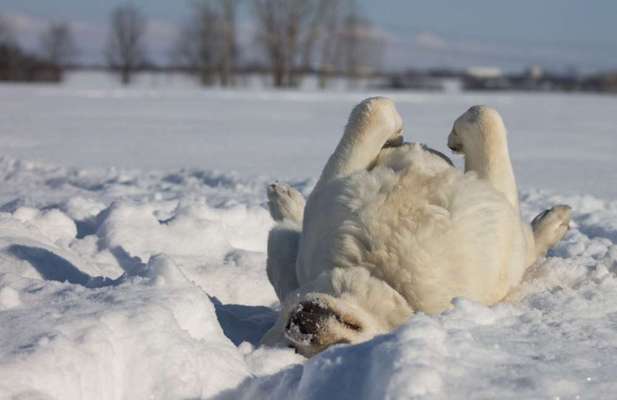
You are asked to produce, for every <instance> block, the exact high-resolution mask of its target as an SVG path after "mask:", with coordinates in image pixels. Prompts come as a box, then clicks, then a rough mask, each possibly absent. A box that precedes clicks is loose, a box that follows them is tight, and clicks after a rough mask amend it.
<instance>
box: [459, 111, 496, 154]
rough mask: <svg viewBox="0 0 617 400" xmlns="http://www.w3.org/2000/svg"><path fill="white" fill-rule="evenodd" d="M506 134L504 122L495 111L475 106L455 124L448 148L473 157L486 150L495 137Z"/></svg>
mask: <svg viewBox="0 0 617 400" xmlns="http://www.w3.org/2000/svg"><path fill="white" fill-rule="evenodd" d="M505 132H506V130H505V126H504V123H503V120H502V119H501V116H500V115H499V113H498V112H497V111H496V110H495V109H493V108H490V107H486V106H473V107H471V108H470V109H469V110H467V111H466V112H465V113H464V114H463V115H461V116H460V117H458V119H457V120H456V121H455V122H454V126H453V128H452V132H451V133H450V135H449V136H448V147H449V148H450V149H451V150H452V151H454V152H456V153H463V154H465V155H471V154H473V153H475V152H476V151H479V150H481V149H485V148H486V147H487V145H488V144H489V142H492V141H493V140H494V139H495V136H499V135H505Z"/></svg>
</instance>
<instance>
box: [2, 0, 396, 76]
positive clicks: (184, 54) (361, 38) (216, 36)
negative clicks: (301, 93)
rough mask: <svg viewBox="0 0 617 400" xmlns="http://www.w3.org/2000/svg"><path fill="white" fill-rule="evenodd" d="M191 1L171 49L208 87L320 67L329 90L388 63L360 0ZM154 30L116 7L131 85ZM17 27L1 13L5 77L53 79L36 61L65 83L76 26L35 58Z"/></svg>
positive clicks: (111, 60) (111, 46) (114, 51)
mask: <svg viewBox="0 0 617 400" xmlns="http://www.w3.org/2000/svg"><path fill="white" fill-rule="evenodd" d="M189 4H191V17H190V18H189V19H188V20H187V21H186V22H185V23H184V24H183V25H182V27H181V29H180V30H179V33H178V38H177V41H176V44H175V45H174V46H173V48H172V49H169V50H170V51H169V53H170V61H169V63H168V65H171V66H172V67H171V68H173V69H180V70H183V71H186V72H188V73H191V74H194V75H195V76H196V77H197V78H198V79H199V81H200V82H201V83H202V84H204V85H220V86H233V85H236V83H237V81H236V75H237V74H238V73H242V72H245V71H247V70H250V69H254V68H255V67H259V68H263V69H266V70H267V71H268V73H269V74H270V76H271V81H272V85H273V86H276V87H293V86H298V85H299V84H300V81H301V79H302V77H303V76H304V74H305V73H307V72H309V71H313V72H315V71H316V72H317V73H318V74H319V81H320V85H321V86H324V87H325V86H326V85H327V82H328V80H329V79H330V78H331V77H332V76H335V75H341V74H344V75H345V76H347V77H350V78H351V79H360V78H366V77H370V76H371V75H372V74H374V73H376V72H377V71H379V70H380V69H381V67H382V65H381V62H382V60H383V56H384V49H385V39H384V37H383V35H382V34H381V33H380V32H379V31H378V30H377V29H376V28H375V27H374V26H373V24H372V23H371V21H370V20H369V19H368V18H367V17H366V16H364V15H362V14H361V13H360V11H359V9H358V7H357V5H356V0H244V1H243V0H195V1H193V2H191V3H189ZM240 7H247V8H248V11H249V12H248V15H250V16H251V18H252V20H251V24H250V26H252V27H254V29H255V32H254V41H253V43H251V45H250V46H247V47H250V48H249V49H243V48H242V46H240V44H239V41H238V24H237V15H238V10H239V8H240ZM147 28H148V21H147V19H146V17H145V15H144V13H143V12H142V10H141V9H139V8H137V7H136V6H134V5H131V4H126V5H121V6H118V7H116V8H114V9H113V10H112V11H111V14H110V19H109V37H108V40H107V44H106V46H105V49H104V50H103V51H104V56H105V60H106V62H107V67H108V68H109V69H111V70H112V71H114V72H117V73H118V76H119V77H120V79H121V81H122V82H123V83H124V84H130V83H131V81H132V78H133V75H134V74H135V73H136V72H139V71H142V70H144V69H148V68H153V63H152V61H151V60H149V58H148V54H147V51H146V45H145V42H146V37H147V34H148V29H147ZM13 32H14V31H13V29H12V28H11V26H10V24H9V22H8V20H6V19H3V18H1V16H0V46H1V47H2V48H6V49H11V51H7V52H5V53H4V54H2V59H0V68H2V69H3V71H2V72H0V74H2V76H3V77H6V78H5V79H9V80H12V79H13V77H15V79H22V78H21V77H32V79H36V78H38V77H39V76H41V77H44V76H46V73H45V74H43V73H41V74H40V75H38V74H34V75H33V74H27V73H24V72H21V71H20V70H21V69H27V68H31V67H30V65H31V64H32V63H34V64H37V65H39V66H40V70H41V71H42V70H47V69H49V70H50V71H51V70H56V71H57V70H58V69H59V70H60V73H59V74H57V73H56V74H51V73H50V74H49V78H50V79H51V80H58V79H62V73H61V71H62V70H63V69H64V68H65V67H66V66H67V65H70V64H72V63H74V57H75V54H76V53H77V50H76V49H77V46H76V41H75V38H74V36H73V34H72V32H71V28H70V24H68V23H56V24H52V26H50V28H49V30H48V31H46V32H45V33H44V34H43V35H42V36H41V46H40V47H41V54H37V55H36V56H33V55H27V54H25V52H24V51H23V50H21V49H20V48H19V45H18V43H17V41H16V40H15V35H14V34H13ZM245 50H250V51H245ZM245 53H250V56H246V54H245ZM249 58H250V59H249ZM26 60H29V61H28V62H26ZM37 68H39V67H37ZM17 77H19V78H17ZM24 79H25V78H24Z"/></svg>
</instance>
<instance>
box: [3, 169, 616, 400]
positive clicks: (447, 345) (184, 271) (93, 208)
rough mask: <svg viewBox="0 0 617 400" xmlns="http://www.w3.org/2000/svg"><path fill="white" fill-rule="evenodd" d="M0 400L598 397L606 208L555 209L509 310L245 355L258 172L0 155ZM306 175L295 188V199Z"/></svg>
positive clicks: (263, 299)
mask: <svg viewBox="0 0 617 400" xmlns="http://www.w3.org/2000/svg"><path fill="white" fill-rule="evenodd" d="M0 178H1V179H2V180H3V185H2V187H0V398H27V399H30V398H32V399H35V398H44V399H68V400H72V399H126V398H132V399H133V398H134V399H142V398H152V399H187V398H204V399H205V398H215V399H259V398H280V399H288V398H296V399H325V398H336V399H352V398H353V399H374V398H384V399H387V398H391V399H394V398H452V399H466V398H506V399H507V398H512V399H515V398H556V397H560V398H577V396H579V397H580V398H606V397H607V396H610V395H611V394H612V393H614V391H615V390H617V384H615V383H614V377H613V375H614V371H615V370H617V319H616V317H615V316H616V315H617V201H609V200H602V199H599V198H595V197H592V196H588V195H580V196H569V197H564V196H559V195H555V194H550V193H545V192H539V191H526V192H524V194H523V196H522V209H523V213H524V215H525V218H527V219H529V220H530V219H531V218H532V216H533V215H535V214H537V213H538V212H539V211H541V210H542V209H544V208H546V207H547V206H549V205H551V204H555V203H561V202H565V203H568V204H570V205H572V206H573V209H574V213H573V216H574V222H573V228H572V230H571V231H570V232H569V233H568V234H567V236H566V238H565V239H564V240H563V241H562V242H561V243H560V244H559V246H558V247H557V248H555V249H554V250H553V251H552V252H551V254H550V257H548V258H547V259H546V260H543V261H542V262H540V263H538V264H537V265H536V266H535V267H534V268H533V269H532V270H531V271H530V273H529V275H528V277H527V281H526V282H525V284H524V285H522V286H521V287H520V288H519V289H518V290H517V291H516V292H514V293H513V294H512V295H511V296H510V298H509V299H508V301H507V302H504V303H502V304H499V305H497V306H494V307H485V306H482V305H479V304H474V303H471V302H469V301H467V300H465V299H456V300H455V301H454V305H453V308H452V309H451V310H450V311H448V312H445V313H443V314H442V315H439V316H435V317H429V316H426V315H421V314H419V315H416V316H414V317H413V318H411V319H410V320H409V322H408V323H406V324H405V325H404V326H402V327H400V328H399V329H397V330H396V331H394V332H391V333H389V334H387V335H383V336H380V337H377V338H375V339H373V340H371V341H369V342H367V343H363V344H360V345H356V346H349V345H341V346H335V347H334V348H331V349H329V350H328V351H326V352H324V353H322V354H320V355H318V356H316V357H314V358H312V359H310V360H305V359H304V358H302V357H300V356H299V355H296V354H294V352H293V351H292V350H290V349H269V348H260V347H258V346H257V345H258V342H259V338H260V337H261V335H262V334H263V333H264V332H265V331H266V330H267V329H268V328H269V327H270V326H271V324H272V323H273V321H274V319H275V316H276V311H275V310H276V307H277V304H276V297H275V295H274V292H273V290H272V288H271V287H270V285H269V283H268V281H267V278H266V274H265V243H266V238H267V232H268V230H269V229H270V227H271V226H272V221H271V220H270V217H269V216H268V212H267V211H266V208H265V207H264V203H265V199H266V196H265V193H264V188H265V184H266V182H268V179H266V178H253V179H247V178H242V177H239V176H237V175H226V174H219V173H215V172H209V171H203V170H197V169H190V170H189V169H187V170H178V171H173V172H169V171H163V172H149V173H142V172H139V171H120V170H116V169H75V168H65V167H56V166H50V165H46V164H39V163H32V162H24V161H18V160H13V159H9V158H3V159H0ZM311 182H312V181H304V182H296V183H295V184H296V186H297V187H298V188H299V189H300V190H302V191H304V192H305V193H306V192H308V191H310V188H311Z"/></svg>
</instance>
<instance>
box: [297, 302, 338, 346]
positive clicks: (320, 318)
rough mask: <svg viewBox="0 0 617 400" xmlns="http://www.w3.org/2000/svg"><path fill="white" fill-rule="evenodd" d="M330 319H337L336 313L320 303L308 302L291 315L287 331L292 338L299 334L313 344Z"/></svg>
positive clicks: (300, 305) (301, 304)
mask: <svg viewBox="0 0 617 400" xmlns="http://www.w3.org/2000/svg"><path fill="white" fill-rule="evenodd" d="M330 317H336V315H335V313H334V311H332V310H330V309H329V308H328V307H325V306H324V305H322V304H320V303H318V302H312V301H306V302H303V303H300V304H298V306H297V307H296V309H295V310H294V311H293V312H292V313H291V315H290V316H289V320H288V321H287V326H286V327H285V329H286V330H287V333H288V335H290V336H292V337H295V336H297V335H298V334H299V335H301V336H303V338H304V339H308V340H310V341H311V342H313V341H316V340H318V337H319V333H320V331H321V330H322V329H323V327H324V325H325V323H326V321H327V320H328V318H330Z"/></svg>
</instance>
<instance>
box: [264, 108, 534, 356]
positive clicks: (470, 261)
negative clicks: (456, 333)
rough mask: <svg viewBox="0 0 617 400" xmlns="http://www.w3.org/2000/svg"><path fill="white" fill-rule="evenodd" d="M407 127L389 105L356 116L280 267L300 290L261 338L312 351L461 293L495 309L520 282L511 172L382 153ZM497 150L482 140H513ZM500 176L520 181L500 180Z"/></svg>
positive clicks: (422, 153)
mask: <svg viewBox="0 0 617 400" xmlns="http://www.w3.org/2000/svg"><path fill="white" fill-rule="evenodd" d="M470 131H471V129H470ZM401 132H402V119H401V117H400V115H399V114H398V112H397V111H396V109H395V107H394V104H393V103H392V102H391V101H390V100H387V99H383V98H373V99H368V100H366V101H364V102H363V103H361V104H360V105H358V106H357V107H356V108H355V109H354V110H353V112H352V114H351V116H350V119H349V122H348V124H347V127H346V130H345V134H344V135H343V138H342V139H341V142H340V143H339V145H338V146H337V148H336V150H335V152H334V154H333V155H332V156H331V157H330V159H329V161H328V163H327V164H326V167H325V168H324V171H323V173H322V175H321V177H320V180H319V182H318V183H317V185H316V187H315V189H314V191H313V192H312V193H311V195H310V197H309V198H308V201H307V203H306V207H305V212H304V213H305V218H304V220H303V227H302V231H301V234H299V233H298V231H296V233H295V234H296V235H300V237H299V249H298V252H297V259H296V262H295V268H292V260H291V259H292V258H293V257H291V256H287V257H283V258H286V260H287V261H286V263H287V264H286V267H281V268H278V269H277V271H278V273H279V274H281V275H284V274H289V275H290V276H293V278H294V279H295V281H294V284H297V289H296V290H293V291H290V290H289V288H290V287H291V285H287V286H285V289H283V290H281V289H279V288H277V294H279V293H280V294H279V296H280V297H281V299H282V304H283V310H282V312H281V315H280V318H279V320H278V321H277V323H276V325H275V326H274V327H273V328H272V329H271V330H270V332H268V334H267V335H266V336H265V337H264V339H263V341H262V342H263V343H265V344H277V343H280V342H281V341H282V337H283V336H285V337H286V338H287V340H288V341H290V342H291V343H292V344H293V345H294V346H295V347H296V348H297V349H298V351H300V352H301V353H303V354H305V355H312V354H315V353H316V352H319V351H321V350H323V349H324V348H326V347H328V346H330V345H332V344H335V343H355V342H360V341H363V340H367V339H369V338H371V337H373V336H374V335H376V334H379V333H384V332H387V331H389V330H391V329H393V328H395V327H397V326H399V325H400V324H402V323H403V322H404V321H405V320H406V319H407V318H408V317H409V316H410V315H411V314H412V313H414V312H418V311H422V312H426V313H428V314H435V313H439V312H441V311H443V310H445V309H446V308H448V307H449V306H450V303H451V300H452V299H453V298H454V297H458V296H463V297H466V298H469V299H472V300H475V301H478V302H481V303H483V304H494V303H496V302H498V301H500V300H501V299H503V298H504V297H505V296H506V295H507V293H508V292H509V291H510V290H511V289H512V288H513V287H514V286H516V285H517V284H518V283H519V282H520V281H521V279H522V276H523V274H524V272H525V270H526V268H527V266H528V265H529V263H530V259H531V258H532V257H531V256H530V255H529V250H528V249H529V242H530V240H533V235H532V234H531V229H530V228H529V226H528V225H526V224H522V223H521V221H520V217H519V214H518V200H517V197H516V186H515V184H514V176H513V174H511V167H510V169H509V170H508V169H507V168H503V166H500V168H501V169H499V170H498V169H496V168H495V166H494V165H493V164H490V163H489V165H490V168H488V171H485V170H474V169H473V168H472V167H469V171H468V173H465V174H463V173H461V172H460V171H457V170H456V169H455V168H453V167H452V166H451V165H449V164H448V163H447V162H446V161H444V160H443V159H442V158H441V157H439V156H438V155H435V154H434V153H432V152H429V151H426V150H425V149H424V148H423V147H422V146H420V145H401V146H398V147H392V148H384V145H385V146H386V147H387V146H388V145H389V144H398V143H399V142H400V140H399V139H400V137H401ZM504 132H505V130H504ZM465 137H466V138H467V139H469V138H470V137H472V136H470V135H465ZM467 139H465V140H467ZM469 140H472V139H469ZM488 141H489V142H490V140H488ZM492 145H493V143H488V142H481V143H474V146H476V147H477V148H479V149H482V148H483V147H486V146H489V147H490V149H489V151H496V150H495V149H498V150H499V149H502V148H501V145H505V141H504V142H503V143H496V144H495V146H493V147H491V146H492ZM453 146H454V145H453ZM471 146H472V145H469V148H471ZM461 147H462V145H461ZM465 147H467V146H465ZM505 150H506V156H507V145H506V147H505ZM482 154H484V153H482ZM466 155H467V154H466ZM502 155H503V154H502ZM472 157H475V155H473V156H472ZM467 158H468V157H466V159H467ZM505 160H506V161H507V163H508V164H509V159H505ZM476 161H477V160H469V165H470V166H471V165H477V163H476ZM485 165H486V164H485ZM480 169H481V168H480ZM499 171H501V172H499ZM504 171H505V172H504ZM508 171H509V172H508ZM485 172H488V174H487V175H483V174H484V173H485ZM499 173H501V174H502V175H501V176H499ZM508 173H509V174H510V175H508ZM504 176H505V177H506V178H507V177H508V176H511V177H512V181H511V182H510V183H512V184H514V186H509V185H507V184H506V185H501V179H502V178H503V177H504ZM487 177H488V178H487ZM492 179H494V181H493V180H492ZM495 182H499V184H498V185H495ZM512 190H513V192H512ZM512 193H514V196H513V197H510V196H509V195H511V194H512ZM296 226H297V225H296ZM275 231H276V230H274V231H273V232H275ZM272 237H273V235H272V234H271V238H272ZM295 237H296V238H297V237H298V236H295ZM530 238H531V239H530ZM281 243H283V241H281ZM270 244H273V243H272V241H271V243H269V245H270ZM270 251H272V252H273V253H276V252H277V251H279V250H278V247H276V246H273V247H272V248H270V247H269V252H270ZM273 253H270V254H269V260H270V259H271V258H272V259H274V258H276V256H275V255H274V254H273ZM270 264H271V263H270V261H269V275H270ZM277 265H282V263H280V262H277ZM279 280H280V279H279ZM271 281H273V280H272V279H271ZM273 284H274V285H275V288H276V286H277V284H276V283H275V282H274V281H273Z"/></svg>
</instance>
